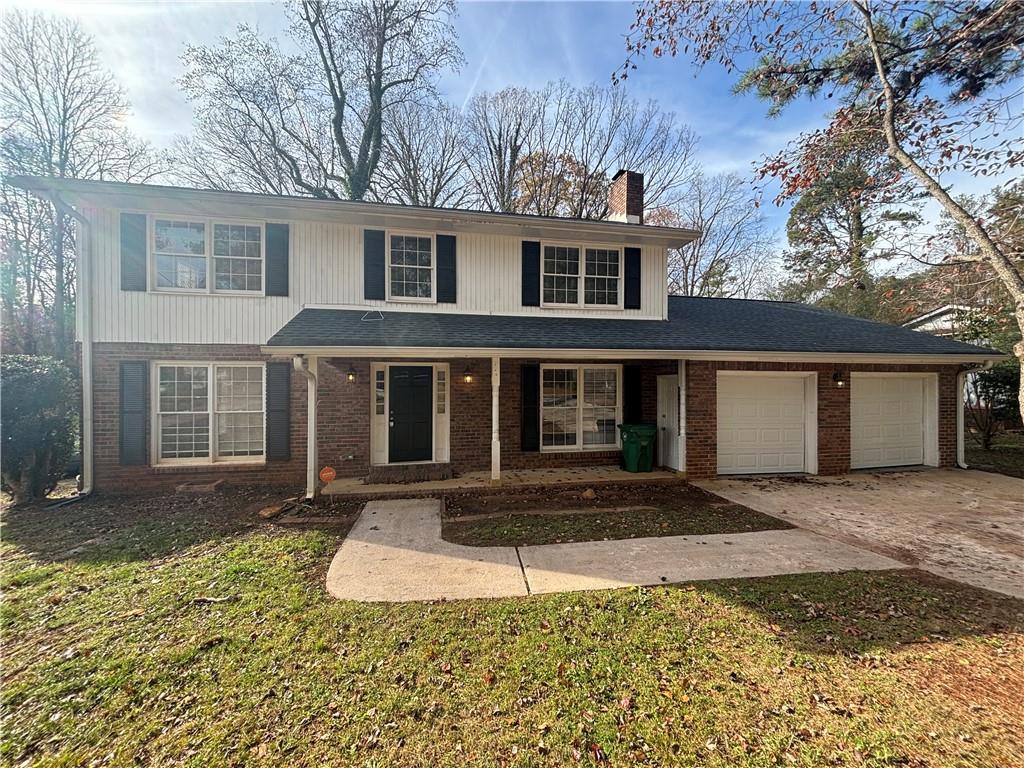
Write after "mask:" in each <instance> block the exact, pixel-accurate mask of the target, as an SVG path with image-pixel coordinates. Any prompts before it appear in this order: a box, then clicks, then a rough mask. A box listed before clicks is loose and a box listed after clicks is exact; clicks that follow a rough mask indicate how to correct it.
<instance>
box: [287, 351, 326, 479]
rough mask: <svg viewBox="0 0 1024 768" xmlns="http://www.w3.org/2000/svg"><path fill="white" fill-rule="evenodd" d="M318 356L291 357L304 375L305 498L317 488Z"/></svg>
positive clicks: (297, 368) (296, 367)
mask: <svg viewBox="0 0 1024 768" xmlns="http://www.w3.org/2000/svg"><path fill="white" fill-rule="evenodd" d="M317 362H318V358H316V357H310V358H308V359H307V358H305V357H302V356H301V355H296V356H295V357H293V358H292V367H293V368H294V369H295V370H296V371H298V372H299V373H301V374H302V375H303V376H305V377H306V498H307V499H314V498H316V495H317V491H318V490H319V477H318V476H317V455H316V443H317V440H316V411H317V407H316V406H317V393H318V392H319V387H318V383H319V382H318V381H317V367H318V366H317Z"/></svg>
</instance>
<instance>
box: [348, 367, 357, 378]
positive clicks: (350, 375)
mask: <svg viewBox="0 0 1024 768" xmlns="http://www.w3.org/2000/svg"><path fill="white" fill-rule="evenodd" d="M346 376H347V377H348V380H349V381H355V380H356V369H355V368H353V367H352V366H351V365H350V366H349V367H348V373H347V374H346Z"/></svg>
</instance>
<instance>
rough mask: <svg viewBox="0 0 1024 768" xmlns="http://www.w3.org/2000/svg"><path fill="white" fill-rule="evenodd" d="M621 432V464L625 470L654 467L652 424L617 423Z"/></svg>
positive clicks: (655, 427) (644, 470)
mask: <svg viewBox="0 0 1024 768" xmlns="http://www.w3.org/2000/svg"><path fill="white" fill-rule="evenodd" d="M619 431H620V432H621V433H622V466H623V468H624V469H625V470H626V471H627V472H650V471H651V470H652V469H653V468H654V441H655V438H656V436H657V434H658V427H657V426H655V425H654V424H619Z"/></svg>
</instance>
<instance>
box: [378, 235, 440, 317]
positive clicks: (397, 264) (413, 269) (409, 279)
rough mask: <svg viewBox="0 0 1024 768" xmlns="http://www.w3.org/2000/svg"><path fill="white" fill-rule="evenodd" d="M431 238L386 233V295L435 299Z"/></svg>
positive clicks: (401, 298)
mask: <svg viewBox="0 0 1024 768" xmlns="http://www.w3.org/2000/svg"><path fill="white" fill-rule="evenodd" d="M434 272H435V271H434V238H433V236H431V235H418V234H401V233H391V234H389V235H388V298H389V299H394V300H397V301H433V300H434Z"/></svg>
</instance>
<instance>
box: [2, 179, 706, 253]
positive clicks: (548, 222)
mask: <svg viewBox="0 0 1024 768" xmlns="http://www.w3.org/2000/svg"><path fill="white" fill-rule="evenodd" d="M7 182H8V183H9V184H12V185H13V186H16V187H20V188H21V189H25V190H28V191H31V192H34V193H37V194H42V195H45V196H50V195H52V194H54V193H57V194H59V195H60V196H61V198H62V199H63V200H64V202H66V203H69V204H71V205H89V204H92V205H101V206H104V207H112V208H126V209H140V208H147V207H154V206H150V205H147V203H150V202H159V203H163V204H165V205H166V203H167V202H168V201H169V202H172V203H175V204H177V205H179V206H181V207H183V208H185V209H186V211H187V210H188V209H189V208H193V207H194V209H195V212H196V213H203V214H204V215H231V214H232V213H233V214H234V215H237V207H238V206H240V205H241V206H245V207H246V208H247V209H249V210H251V211H253V212H254V213H258V214H261V215H262V217H264V218H290V217H296V216H298V214H300V213H301V214H302V216H303V217H305V218H313V219H330V220H333V221H337V220H339V218H347V219H352V220H353V221H357V222H361V223H376V224H377V225H379V226H383V227H399V226H408V227H415V226H417V225H419V226H420V227H422V226H424V223H425V222H430V224H431V227H432V228H438V229H452V230H455V231H474V230H477V231H487V232H490V233H503V232H507V233H508V234H515V235H519V236H527V237H529V236H537V237H541V236H545V235H547V236H549V237H562V238H565V237H568V236H570V235H571V236H572V237H574V238H578V237H580V236H584V237H587V238H592V239H595V240H597V241H601V240H610V241H614V242H623V243H627V242H637V243H641V244H650V245H658V246H662V247H666V248H680V247H682V246H684V245H686V244H687V243H689V242H692V241H693V240H695V239H696V238H697V237H699V236H700V233H699V232H698V231H697V230H694V229H690V228H685V227H655V226H649V225H640V224H627V223H623V222H614V221H604V220H589V219H564V218H557V217H545V216H529V215H523V216H519V215H510V214H502V213H490V212H487V211H469V210H459V209H451V208H421V207H414V206H401V205H385V204H381V203H367V202H362V201H354V200H319V199H315V198H304V197H293V196H278V195H262V194H255V193H249V192H225V191H217V190H205V189H191V188H188V187H173V186H160V185H154V184H128V183H122V182H99V181H84V180H79V179H58V178H53V177H43V176H12V177H9V178H8V179H7ZM156 207H159V206H156ZM219 207H220V208H219ZM168 212H172V211H168ZM174 212H177V211H174Z"/></svg>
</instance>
